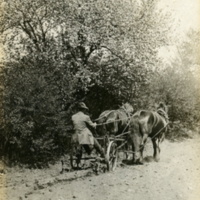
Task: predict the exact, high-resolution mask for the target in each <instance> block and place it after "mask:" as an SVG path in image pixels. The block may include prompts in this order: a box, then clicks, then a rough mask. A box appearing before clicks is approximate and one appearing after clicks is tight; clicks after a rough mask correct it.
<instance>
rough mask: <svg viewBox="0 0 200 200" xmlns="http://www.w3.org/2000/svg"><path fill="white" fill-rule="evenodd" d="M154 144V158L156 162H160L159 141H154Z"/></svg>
mask: <svg viewBox="0 0 200 200" xmlns="http://www.w3.org/2000/svg"><path fill="white" fill-rule="evenodd" d="M152 143H153V150H154V153H153V157H154V159H155V161H156V162H158V161H159V160H160V147H159V141H158V139H155V138H154V139H152Z"/></svg>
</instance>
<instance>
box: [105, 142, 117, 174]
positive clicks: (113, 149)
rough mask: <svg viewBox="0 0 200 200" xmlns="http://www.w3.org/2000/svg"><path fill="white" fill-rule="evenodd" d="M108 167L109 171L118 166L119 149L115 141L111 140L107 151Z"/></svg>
mask: <svg viewBox="0 0 200 200" xmlns="http://www.w3.org/2000/svg"><path fill="white" fill-rule="evenodd" d="M106 157H107V162H108V163H107V169H108V171H114V170H115V169H116V167H117V158H118V149H117V144H116V143H115V142H114V141H111V142H109V144H108V148H107V152H106Z"/></svg>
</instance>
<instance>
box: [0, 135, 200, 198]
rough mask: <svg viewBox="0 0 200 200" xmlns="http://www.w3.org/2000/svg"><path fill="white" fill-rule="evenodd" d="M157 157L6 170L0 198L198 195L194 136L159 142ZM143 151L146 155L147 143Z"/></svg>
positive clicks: (198, 146) (199, 165) (198, 150)
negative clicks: (100, 170)
mask: <svg viewBox="0 0 200 200" xmlns="http://www.w3.org/2000/svg"><path fill="white" fill-rule="evenodd" d="M161 150H162V152H161V160H160V162H158V163H156V162H149V163H145V164H144V165H142V166H141V165H140V166H131V165H129V166H125V167H118V168H117V169H116V171H115V172H112V173H105V174H100V175H98V176H97V175H94V174H93V173H92V172H91V171H90V170H87V171H86V170H85V171H76V172H68V173H67V172H66V173H64V174H60V173H59V172H60V169H61V166H60V163H59V164H57V165H54V166H51V168H50V169H46V170H27V169H19V168H15V169H9V170H8V172H7V173H6V174H0V200H19V199H20V200H22V199H28V200H71V199H76V200H106V199H107V200H129V199H130V200H139V199H142V200H200V138H199V137H197V138H193V139H188V140H185V141H183V142H175V143H170V142H169V141H164V142H163V143H162V144H161ZM145 155H146V156H150V155H152V147H151V144H150V143H148V145H147V147H146V152H145Z"/></svg>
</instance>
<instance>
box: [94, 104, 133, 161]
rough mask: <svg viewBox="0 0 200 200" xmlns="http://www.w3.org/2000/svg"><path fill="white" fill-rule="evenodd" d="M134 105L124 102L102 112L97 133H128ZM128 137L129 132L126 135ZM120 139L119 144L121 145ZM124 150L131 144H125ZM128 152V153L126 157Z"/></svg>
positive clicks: (102, 134) (112, 134)
mask: <svg viewBox="0 0 200 200" xmlns="http://www.w3.org/2000/svg"><path fill="white" fill-rule="evenodd" d="M133 111H134V110H133V107H132V106H131V105H130V104H129V103H125V104H123V105H122V106H121V107H120V108H119V109H117V110H106V111H104V112H103V113H101V114H100V116H99V118H98V119H97V120H96V122H97V128H96V131H97V134H99V135H101V136H105V135H107V136H117V135H120V134H123V133H126V132H127V131H128V128H129V122H130V118H131V115H132V113H133ZM124 137H125V138H126V139H127V134H125V136H124ZM120 144H121V143H120V141H119V142H118V145H120ZM123 148H124V150H126V151H127V150H128V149H129V144H128V143H127V144H125V145H124V146H123ZM127 158H128V154H127V153H126V159H127Z"/></svg>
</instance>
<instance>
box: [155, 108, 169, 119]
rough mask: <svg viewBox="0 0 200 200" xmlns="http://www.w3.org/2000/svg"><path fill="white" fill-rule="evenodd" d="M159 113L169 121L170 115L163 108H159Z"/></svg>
mask: <svg viewBox="0 0 200 200" xmlns="http://www.w3.org/2000/svg"><path fill="white" fill-rule="evenodd" d="M157 113H158V114H159V115H160V116H162V117H164V119H165V121H166V122H169V117H168V115H167V113H166V112H165V111H164V110H163V109H162V108H159V109H158V110H157Z"/></svg>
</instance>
